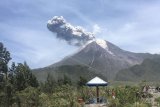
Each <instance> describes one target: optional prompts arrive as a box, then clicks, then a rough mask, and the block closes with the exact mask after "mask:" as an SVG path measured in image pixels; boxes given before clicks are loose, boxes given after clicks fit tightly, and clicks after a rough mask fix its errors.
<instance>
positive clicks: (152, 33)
mask: <svg viewBox="0 0 160 107" xmlns="http://www.w3.org/2000/svg"><path fill="white" fill-rule="evenodd" d="M159 11H160V1H159V0H2V1H1V4H0V41H1V42H3V43H4V45H5V46H6V47H7V49H8V50H9V51H10V53H11V57H12V61H15V62H23V61H27V63H28V64H29V66H30V67H31V68H38V67H44V66H47V65H50V64H53V63H54V62H57V61H59V60H61V59H62V58H64V57H65V56H67V55H71V54H73V53H74V52H76V51H77V49H78V48H77V47H74V46H70V45H68V44H67V43H66V42H65V41H63V40H59V39H57V38H55V34H53V33H52V32H50V31H49V30H48V29H47V21H48V20H49V19H51V18H52V17H53V16H63V17H64V18H65V19H66V20H67V22H69V23H71V24H72V25H75V26H82V27H83V28H85V29H86V30H87V31H90V32H92V31H96V30H98V31H99V32H97V33H96V35H95V36H96V38H101V39H105V40H107V41H110V42H112V43H113V44H115V45H117V46H119V47H120V48H122V49H124V50H128V51H132V52H149V53H160V39H159V37H160V14H159Z"/></svg>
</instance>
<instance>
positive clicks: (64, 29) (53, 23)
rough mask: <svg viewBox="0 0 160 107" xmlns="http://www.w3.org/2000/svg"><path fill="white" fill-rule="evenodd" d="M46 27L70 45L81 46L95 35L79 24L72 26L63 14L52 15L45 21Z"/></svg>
mask: <svg viewBox="0 0 160 107" xmlns="http://www.w3.org/2000/svg"><path fill="white" fill-rule="evenodd" d="M47 27H48V29H49V30H50V31H51V32H53V33H56V36H57V38H59V39H63V40H65V41H67V43H69V44H70V45H75V46H82V45H84V44H85V43H87V42H88V41H90V40H93V39H94V38H95V37H94V35H93V33H91V32H87V31H85V29H83V28H82V27H80V26H76V27H74V26H72V25H71V24H70V23H68V22H66V20H65V19H64V18H63V16H54V17H53V18H52V19H51V20H49V21H48V23H47Z"/></svg>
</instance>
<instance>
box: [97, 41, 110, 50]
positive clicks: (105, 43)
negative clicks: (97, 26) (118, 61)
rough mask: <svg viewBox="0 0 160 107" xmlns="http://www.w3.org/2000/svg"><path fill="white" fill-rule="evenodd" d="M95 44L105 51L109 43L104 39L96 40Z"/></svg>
mask: <svg viewBox="0 0 160 107" xmlns="http://www.w3.org/2000/svg"><path fill="white" fill-rule="evenodd" d="M95 42H96V43H97V44H98V45H99V46H101V47H102V48H104V49H106V48H108V46H107V42H106V41H105V40H103V39H96V40H95Z"/></svg>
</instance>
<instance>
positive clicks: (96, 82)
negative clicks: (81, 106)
mask: <svg viewBox="0 0 160 107" xmlns="http://www.w3.org/2000/svg"><path fill="white" fill-rule="evenodd" d="M86 85H87V86H92V87H96V93H97V103H99V86H107V85H108V82H106V81H104V80H102V79H101V78H99V77H95V78H93V79H91V80H90V81H88V82H87V84H86Z"/></svg>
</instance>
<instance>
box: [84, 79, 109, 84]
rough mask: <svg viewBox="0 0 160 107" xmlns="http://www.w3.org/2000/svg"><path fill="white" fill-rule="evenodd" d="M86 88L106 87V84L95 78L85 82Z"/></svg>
mask: <svg viewBox="0 0 160 107" xmlns="http://www.w3.org/2000/svg"><path fill="white" fill-rule="evenodd" d="M86 85H88V86H107V85H108V83H107V82H106V81H104V80H102V79H101V78H99V77H95V78H93V79H91V80H90V81H88V82H87V84H86Z"/></svg>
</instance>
